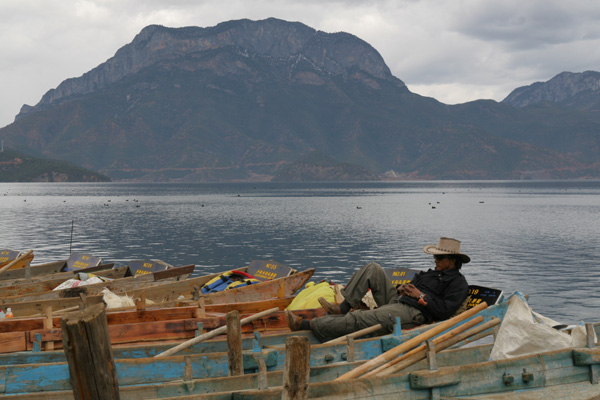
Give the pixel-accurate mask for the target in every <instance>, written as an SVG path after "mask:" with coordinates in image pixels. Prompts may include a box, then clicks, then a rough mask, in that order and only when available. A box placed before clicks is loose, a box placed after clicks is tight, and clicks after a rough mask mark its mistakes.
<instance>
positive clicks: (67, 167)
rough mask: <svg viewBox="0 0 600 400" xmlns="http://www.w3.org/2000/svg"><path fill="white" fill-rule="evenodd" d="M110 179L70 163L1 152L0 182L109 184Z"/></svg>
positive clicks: (14, 152)
mask: <svg viewBox="0 0 600 400" xmlns="http://www.w3.org/2000/svg"><path fill="white" fill-rule="evenodd" d="M108 181H110V178H108V177H107V176H104V175H102V174H98V173H96V172H94V171H90V170H86V169H84V168H81V167H78V166H76V165H73V164H71V163H68V162H64V161H57V160H48V159H40V158H36V157H31V156H27V155H25V154H22V153H18V152H16V151H12V150H6V149H4V150H3V151H0V182H108Z"/></svg>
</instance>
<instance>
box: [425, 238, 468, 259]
mask: <svg viewBox="0 0 600 400" xmlns="http://www.w3.org/2000/svg"><path fill="white" fill-rule="evenodd" d="M423 251H424V252H425V253H427V254H433V255H456V256H458V257H460V259H461V260H462V262H463V264H466V263H468V262H469V261H471V257H469V256H468V255H466V254H462V253H461V252H460V241H458V240H456V239H451V238H447V237H441V238H440V241H439V242H438V244H437V245H435V244H428V245H427V246H425V247H423Z"/></svg>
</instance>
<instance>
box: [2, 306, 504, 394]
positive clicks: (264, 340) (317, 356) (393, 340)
mask: <svg viewBox="0 0 600 400" xmlns="http://www.w3.org/2000/svg"><path fill="white" fill-rule="evenodd" d="M505 310H506V304H505V303H499V304H497V305H494V306H492V307H489V308H487V309H485V310H483V311H481V312H479V313H478V314H477V316H476V317H474V318H478V317H480V316H481V317H482V318H481V320H486V319H487V320H488V321H490V320H491V319H492V318H496V319H497V318H498V317H497V316H498V315H500V316H502V315H503V313H504V312H505ZM434 327H435V325H434ZM430 328H432V326H427V327H420V328H415V329H412V330H405V331H401V332H395V333H394V334H392V335H387V336H383V337H377V338H371V339H363V340H349V341H348V342H347V343H337V344H315V345H314V346H312V347H311V359H310V363H311V367H318V366H324V365H331V364H334V363H339V362H344V363H346V362H347V361H348V360H350V361H352V360H368V359H371V358H373V357H375V356H377V355H380V354H381V353H382V352H383V351H386V350H388V349H389V348H392V347H395V346H397V345H398V344H399V343H403V342H405V341H407V340H410V339H412V338H415V337H416V336H417V335H419V334H421V333H423V332H424V331H426V330H428V329H430ZM292 335H293V336H296V335H306V336H311V333H310V332H294V333H293V334H292V333H288V334H286V335H272V336H271V335H258V334H257V335H256V339H255V341H254V346H253V348H254V349H255V350H256V351H254V352H252V351H249V352H248V351H246V352H245V353H244V369H245V370H246V373H252V372H255V371H257V370H258V369H259V368H260V366H259V365H260V364H261V362H260V359H263V360H264V362H265V366H266V368H267V369H268V370H269V371H271V370H280V369H282V368H283V365H284V364H285V348H284V346H283V342H282V339H283V338H287V337H289V336H292ZM312 340H316V339H314V337H312V338H311V341H312ZM257 342H260V344H258V345H257V344H256V343H257ZM317 342H318V341H317ZM249 343H250V342H249V341H248V340H245V341H244V345H245V347H246V348H248V347H249ZM223 346H226V344H224V342H222V341H215V342H206V343H199V344H196V345H194V346H192V347H189V348H187V349H185V350H182V352H181V353H180V354H178V355H175V356H169V357H162V358H155V357H153V356H154V355H157V354H160V353H162V352H163V350H162V349H164V348H165V346H164V345H163V346H143V347H127V348H124V349H120V348H114V349H113V353H114V357H115V364H116V371H117V375H118V381H119V385H120V386H121V387H125V386H130V385H149V384H156V385H164V384H165V383H166V382H170V381H180V380H181V379H184V380H185V381H190V380H192V379H202V378H208V377H224V376H227V374H228V367H227V358H228V356H227V353H225V352H222V351H223ZM161 347H162V349H161ZM170 347H172V345H170V346H169V348H170ZM214 350H216V351H217V352H214V353H213V352H209V351H214ZM27 354H29V355H36V356H38V357H39V358H37V359H32V358H29V357H28V358H23V357H26V355H27ZM59 354H60V352H41V353H17V354H13V355H2V356H0V365H2V366H1V367H0V378H1V377H2V376H6V377H10V379H7V380H5V381H4V385H0V389H4V394H11V395H13V394H18V393H25V392H28V393H30V392H31V388H32V387H34V388H35V390H37V391H58V390H69V389H70V388H71V386H70V385H71V384H70V378H69V372H68V365H67V363H66V362H64V361H59V360H58V359H57V358H56V357H58V355H59ZM51 357H53V358H51ZM122 357H126V358H122ZM128 357H136V358H128ZM148 357H152V358H148ZM257 358H258V360H257ZM23 362H25V363H27V364H21V363H23ZM39 362H41V363H39ZM9 364H12V365H9ZM30 394H31V393H30Z"/></svg>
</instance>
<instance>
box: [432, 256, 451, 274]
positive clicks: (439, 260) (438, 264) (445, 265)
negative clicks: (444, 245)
mask: <svg viewBox="0 0 600 400" xmlns="http://www.w3.org/2000/svg"><path fill="white" fill-rule="evenodd" d="M433 259H434V261H435V269H436V271H445V270H447V269H452V268H454V259H453V258H450V256H443V255H436V256H433Z"/></svg>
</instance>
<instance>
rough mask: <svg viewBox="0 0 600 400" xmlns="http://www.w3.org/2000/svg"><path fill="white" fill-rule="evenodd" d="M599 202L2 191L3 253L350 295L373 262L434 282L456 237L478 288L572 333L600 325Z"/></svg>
mask: <svg viewBox="0 0 600 400" xmlns="http://www.w3.org/2000/svg"><path fill="white" fill-rule="evenodd" d="M599 195H600V182H598V181H593V182H556V181H552V182H547V181H544V182H535V181H533V182H532V181H515V182H512V181H511V182H509V181H505V182H465V181H461V182H455V181H453V182H449V181H447V182H410V183H344V184H273V183H263V184H256V183H249V184H123V183H108V184H0V196H2V197H0V202H1V203H0V204H1V205H0V218H1V220H2V231H1V232H0V247H1V248H10V249H13V250H21V251H26V250H29V249H33V250H34V252H35V260H34V262H47V261H53V260H57V259H65V258H67V257H68V255H69V252H70V250H71V249H72V251H74V252H75V251H77V252H87V253H91V254H94V255H97V256H100V257H102V258H103V260H104V261H105V262H115V263H116V264H126V263H127V261H128V260H131V259H138V258H158V259H161V260H164V261H166V262H169V263H171V264H174V265H185V264H196V265H197V266H198V267H197V273H198V274H200V273H203V272H213V271H221V270H225V269H229V268H232V267H240V266H244V265H247V263H248V262H249V261H251V260H252V259H275V260H277V261H279V262H281V263H284V264H288V265H290V266H292V267H294V268H297V269H301V270H302V269H306V268H316V270H317V273H316V274H315V278H316V279H318V280H320V279H323V278H330V279H332V280H334V281H336V282H340V283H345V281H346V280H347V279H348V277H349V276H350V275H351V274H352V272H353V271H355V270H356V269H358V268H359V267H360V266H361V265H364V264H365V263H367V262H370V261H376V262H379V263H380V264H382V265H383V266H388V267H393V266H405V267H410V268H416V269H427V268H430V267H432V266H433V262H432V257H431V256H429V255H426V254H425V253H424V252H423V250H422V248H423V246H424V245H426V244H434V243H437V241H438V239H439V237H440V236H449V237H454V238H457V239H459V240H461V241H462V249H463V252H465V253H467V254H469V255H470V256H471V258H472V262H471V263H470V264H467V265H465V266H464V267H463V272H464V273H465V275H466V276H467V279H468V280H469V282H470V283H474V284H480V285H484V286H492V287H496V288H500V289H502V290H504V291H505V292H506V293H508V294H510V293H512V292H514V291H515V290H520V291H521V292H523V293H526V294H529V295H530V303H531V304H532V306H533V308H534V309H535V310H536V311H538V312H540V313H542V314H544V315H546V316H549V317H551V318H554V319H556V320H558V321H560V322H563V323H574V322H577V321H579V320H586V321H594V322H595V321H600V311H599V307H598V306H600V293H599V290H598V288H599V287H600V267H599V266H598V260H599V259H600V249H599V244H600V240H599V239H600V228H599V226H600V196H599ZM434 207H435V208H434ZM71 228H73V233H72V235H71Z"/></svg>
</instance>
